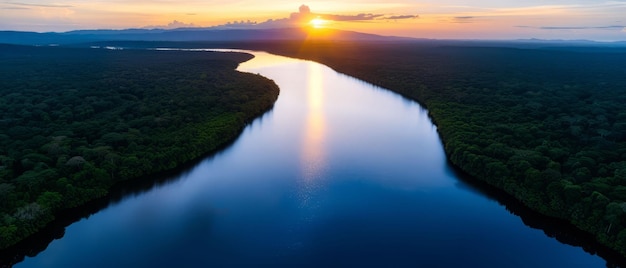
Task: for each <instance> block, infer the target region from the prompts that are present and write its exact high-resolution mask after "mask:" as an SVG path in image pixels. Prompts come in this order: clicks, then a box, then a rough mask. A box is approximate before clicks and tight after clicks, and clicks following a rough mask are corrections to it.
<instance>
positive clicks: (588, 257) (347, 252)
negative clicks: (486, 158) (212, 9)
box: [15, 52, 606, 268]
mask: <svg viewBox="0 0 626 268" xmlns="http://www.w3.org/2000/svg"><path fill="white" fill-rule="evenodd" d="M199 53H200V52H199ZM253 54H255V56H256V57H255V58H254V59H253V60H251V61H249V62H246V63H243V64H241V65H240V67H239V70H240V71H244V72H252V73H259V74H261V75H263V76H265V77H268V78H271V79H273V80H274V81H275V82H276V83H277V84H278V85H279V87H280V88H281V93H280V96H279V98H278V101H277V102H276V104H275V106H274V108H273V109H272V110H271V111H269V112H268V113H266V114H265V115H263V116H262V117H260V118H259V119H256V120H255V121H254V122H252V123H251V124H250V125H249V126H248V127H247V128H246V129H245V130H244V131H243V133H242V134H241V136H240V137H239V138H238V139H237V141H236V142H235V143H234V144H232V145H231V146H229V147H228V148H226V149H225V150H224V151H222V152H220V153H218V154H216V155H214V156H211V157H208V158H207V159H204V160H202V161H201V162H200V163H198V164H197V165H196V166H194V167H193V168H191V169H189V170H188V171H186V172H184V173H183V174H179V175H178V177H177V178H174V179H172V180H168V182H167V183H163V184H160V185H157V186H155V187H154V188H153V189H151V190H150V191H147V192H144V193H140V194H134V195H130V196H126V197H124V198H123V199H122V200H121V201H119V202H117V203H115V204H112V205H110V206H108V207H107V208H105V209H103V210H101V211H99V212H98V213H96V214H94V215H91V216H90V217H88V218H85V219H82V220H80V221H78V222H76V223H74V224H72V225H70V226H68V227H67V228H66V231H65V235H64V237H63V238H61V239H58V240H54V241H53V242H52V243H50V245H49V246H48V248H47V249H46V250H45V251H43V252H41V253H39V254H38V255H37V256H35V257H27V258H26V259H25V260H24V261H23V262H21V263H19V264H17V265H15V267H19V268H25V267H534V268H539V267H570V268H571V267H585V268H593V267H605V265H606V262H605V261H604V260H603V259H602V258H600V257H598V256H596V255H592V254H589V253H587V252H585V251H584V250H583V249H582V248H580V247H574V246H570V245H566V244H562V243H560V242H558V241H557V240H556V239H554V238H550V237H548V236H546V235H545V234H544V232H543V231H542V230H538V229H533V228H529V227H528V226H526V225H525V224H524V223H523V222H522V220H521V218H520V217H518V216H516V215H513V214H511V213H510V212H509V211H507V209H505V207H504V206H503V205H501V204H500V203H498V202H497V201H495V200H493V199H492V198H489V197H488V196H486V195H484V194H483V193H481V192H480V191H477V190H475V189H474V188H473V187H472V186H470V185H468V184H466V183H465V182H463V180H460V179H459V178H458V177H457V175H456V174H455V172H453V170H452V168H451V167H450V166H449V164H448V163H447V162H446V158H445V154H444V152H443V148H442V145H441V141H440V139H439V137H438V135H437V131H436V127H435V126H434V125H433V124H432V122H431V121H430V119H429V118H428V116H427V111H426V110H424V109H423V108H421V107H420V106H419V105H418V104H416V103H415V102H412V101H409V100H406V99H403V98H402V97H400V96H398V95H396V94H394V93H392V92H390V91H387V90H384V89H381V88H377V87H375V86H372V85H370V84H368V83H365V82H362V81H360V80H357V79H354V78H352V77H348V76H345V75H342V74H338V73H336V72H335V71H333V70H332V69H330V68H328V67H326V66H324V65H321V64H318V63H314V62H310V61H302V60H296V59H290V58H285V57H280V56H274V55H270V54H267V53H263V52H253Z"/></svg>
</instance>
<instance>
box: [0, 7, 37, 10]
mask: <svg viewBox="0 0 626 268" xmlns="http://www.w3.org/2000/svg"><path fill="white" fill-rule="evenodd" d="M0 9H10V10H28V9H30V8H27V7H3V8H0Z"/></svg>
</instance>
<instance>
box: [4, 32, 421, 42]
mask: <svg viewBox="0 0 626 268" xmlns="http://www.w3.org/2000/svg"><path fill="white" fill-rule="evenodd" d="M304 39H316V40H328V39H332V40H352V41H359V40H368V41H376V40H411V38H404V37H386V36H380V35H374V34H365V33H358V32H350V31H340V30H331V29H323V30H318V29H309V30H307V29H303V28H283V29H211V28H181V29H173V30H162V29H154V30H145V29H127V30H80V31H71V32H63V33H35V32H17V31H0V43H5V44H19V45H54V44H58V45H64V44H76V43H87V42H98V41H276V40H304Z"/></svg>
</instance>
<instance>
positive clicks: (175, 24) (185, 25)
mask: <svg viewBox="0 0 626 268" xmlns="http://www.w3.org/2000/svg"><path fill="white" fill-rule="evenodd" d="M189 27H197V26H196V25H195V24H193V23H184V22H181V21H177V20H174V21H172V22H170V23H168V24H167V25H151V26H145V27H142V28H144V29H177V28H189Z"/></svg>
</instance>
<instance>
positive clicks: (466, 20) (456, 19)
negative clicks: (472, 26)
mask: <svg viewBox="0 0 626 268" xmlns="http://www.w3.org/2000/svg"><path fill="white" fill-rule="evenodd" d="M474 19H476V17H474V16H456V17H453V18H452V22H453V23H472V22H474V21H473V20H474Z"/></svg>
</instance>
